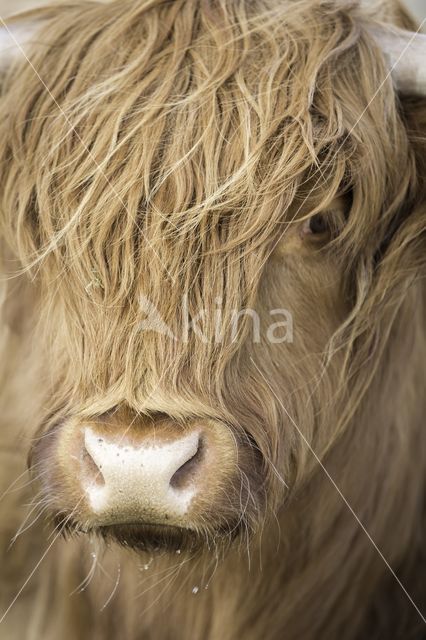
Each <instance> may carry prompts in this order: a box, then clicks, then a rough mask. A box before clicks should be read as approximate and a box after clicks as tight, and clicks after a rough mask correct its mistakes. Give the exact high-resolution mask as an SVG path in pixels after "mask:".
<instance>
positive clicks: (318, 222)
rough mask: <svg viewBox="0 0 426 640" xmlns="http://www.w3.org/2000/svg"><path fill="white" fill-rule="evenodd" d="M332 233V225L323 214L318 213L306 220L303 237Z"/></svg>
mask: <svg viewBox="0 0 426 640" xmlns="http://www.w3.org/2000/svg"><path fill="white" fill-rule="evenodd" d="M329 231H330V224H329V221H328V220H327V217H326V216H325V215H324V214H323V213H316V214H315V215H313V216H311V217H310V218H308V219H307V220H305V222H304V224H303V228H302V233H303V235H324V234H326V233H328V232H329Z"/></svg>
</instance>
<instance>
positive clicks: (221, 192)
mask: <svg viewBox="0 0 426 640" xmlns="http://www.w3.org/2000/svg"><path fill="white" fill-rule="evenodd" d="M380 6H382V5H380ZM384 6H385V3H383V7H384ZM383 11H384V9H383ZM382 17H383V18H384V19H385V18H386V19H390V18H392V19H393V20H395V21H397V22H398V23H399V24H403V25H405V26H410V22H409V19H408V17H407V16H406V15H405V13H404V12H403V11H402V10H400V9H395V11H394V12H392V16H384V14H383V15H382ZM379 18H380V7H379V9H378V10H377V13H376V16H375V18H373V17H370V18H369V19H370V20H373V19H379ZM34 19H37V20H40V25H41V29H43V32H42V35H41V36H40V40H41V42H43V45H38V46H34V51H33V55H32V56H31V60H32V63H33V65H34V67H35V68H36V69H37V71H38V73H39V74H40V76H41V78H43V80H44V81H45V82H46V84H47V85H48V87H49V89H50V91H51V93H52V94H53V97H54V100H53V99H52V96H51V95H49V93H48V92H47V91H46V90H45V89H44V88H43V86H42V85H41V83H40V80H39V78H38V77H37V76H36V75H35V74H34V71H33V70H32V69H31V68H30V66H29V65H28V64H27V63H25V61H20V62H18V63H17V64H16V65H15V66H14V67H13V68H12V69H10V71H9V72H8V74H7V75H6V77H5V78H3V81H2V94H1V97H0V140H1V145H0V185H1V192H0V225H1V227H0V228H1V233H2V237H3V240H2V242H3V247H4V256H3V257H4V259H3V267H2V272H3V275H4V277H3V279H2V286H3V288H4V295H3V297H2V298H1V300H2V307H1V313H2V316H1V324H0V331H1V333H0V348H1V350H2V357H1V365H0V381H1V414H0V415H1V429H2V431H1V433H2V436H1V447H0V460H1V464H2V466H1V469H2V471H1V479H2V484H3V485H4V488H5V489H6V487H7V485H8V484H9V483H10V482H11V481H12V480H13V479H14V478H16V477H17V476H18V474H19V473H21V472H23V471H24V464H25V458H26V455H27V453H28V451H29V449H30V447H31V445H34V444H35V443H37V442H40V438H41V439H42V438H43V435H45V433H46V431H47V429H48V428H49V427H51V425H54V424H57V423H58V421H59V422H60V421H61V420H64V419H68V418H69V417H70V416H72V417H73V418H82V417H88V418H90V419H97V420H102V419H103V416H105V415H108V414H109V413H110V412H111V411H112V412H114V411H121V410H123V411H124V410H125V414H126V415H128V414H130V415H133V416H134V417H135V418H136V417H137V419H147V417H150V418H151V419H153V420H154V421H155V420H161V419H164V416H167V417H168V418H169V419H170V418H171V419H173V420H175V421H176V422H179V423H181V424H183V425H184V424H185V423H186V422H187V421H189V420H191V419H194V418H196V419H199V420H203V419H212V420H215V421H218V422H220V423H222V424H226V425H227V428H228V429H229V430H230V431H231V432H232V434H233V435H234V436H235V437H236V438H237V441H238V442H239V446H240V448H241V452H242V460H241V468H240V469H239V471H240V473H241V476H240V477H241V486H242V487H243V486H244V487H245V489H246V494H245V495H246V497H247V500H246V503H245V504H244V505H243V504H242V505H241V507H240V506H239V505H236V506H235V514H234V515H236V516H238V519H240V520H241V522H242V523H243V524H244V526H243V527H242V530H241V532H240V535H239V536H238V538H237V540H235V541H234V542H233V545H231V548H230V549H228V548H227V547H224V545H223V543H224V540H221V539H220V536H218V532H217V529H216V528H215V522H214V518H211V519H210V521H209V522H208V523H207V524H206V527H205V532H204V533H205V539H204V544H203V548H202V551H201V552H200V551H197V552H196V553H195V554H194V555H193V554H192V553H191V552H184V553H182V554H176V553H175V552H173V553H166V552H161V553H155V552H153V554H152V556H150V552H144V551H142V552H140V553H139V554H136V553H135V552H134V551H131V550H127V549H122V548H120V547H119V546H118V545H116V544H111V545H108V544H107V545H106V546H104V543H103V542H102V541H100V540H98V538H91V537H88V536H84V535H81V534H80V535H79V536H76V537H73V536H71V537H70V538H66V539H63V538H59V537H54V536H56V534H55V530H54V529H53V528H52V525H50V524H49V522H50V520H48V523H47V524H41V523H40V520H37V522H35V523H34V524H33V526H31V527H30V528H29V529H28V530H27V531H25V532H23V533H22V535H20V536H19V537H18V538H17V540H16V542H15V544H14V546H12V548H11V549H10V550H8V545H9V542H10V539H11V538H12V536H13V535H14V533H15V532H16V530H17V529H18V527H19V525H20V523H21V522H22V520H23V518H24V517H25V509H24V504H25V503H26V502H28V500H29V499H30V497H29V496H30V495H31V486H30V487H28V486H26V487H23V488H22V489H21V490H20V491H16V492H14V491H13V490H9V491H8V492H7V494H6V495H5V496H4V497H3V498H2V500H1V502H0V509H1V514H2V515H1V520H0V522H1V525H0V542H1V545H2V554H3V555H2V558H1V565H2V578H1V584H0V595H1V604H2V611H4V610H6V608H7V607H8V605H9V604H10V602H11V601H12V599H13V597H14V595H15V594H16V593H17V592H18V590H19V588H20V586H21V585H22V584H23V582H24V581H25V579H26V577H27V575H28V574H29V573H30V572H31V571H32V569H33V567H35V565H36V563H37V562H38V560H39V558H40V557H41V558H42V562H41V564H40V566H38V568H37V570H36V571H35V573H34V575H33V576H32V577H31V579H30V581H29V583H28V585H27V586H26V588H25V590H24V591H23V592H22V594H21V595H20V597H19V598H18V600H17V601H16V603H14V606H13V607H12V608H11V609H10V611H9V612H8V615H7V616H6V618H5V620H4V622H3V623H2V626H3V628H4V637H7V638H19V639H24V638H25V639H39V638H40V639H41V638H43V640H53V639H55V640H56V639H57V638H64V639H65V638H70V639H71V638H77V637H78V638H90V639H91V640H93V639H97V638H99V639H108V638H125V639H126V640H133V639H135V640H136V639H138V638H144V639H145V638H155V640H163V639H169V638H170V639H171V638H173V639H176V638H177V639H179V638H182V639H187V638H191V639H192V638H200V639H201V638H203V639H207V638H209V639H211V640H216V639H219V638H220V639H221V640H235V639H237V638H238V639H239V638H247V639H252V640H257V639H259V638H261V637H264V636H266V637H268V638H277V639H278V638H280V639H281V638H285V640H300V639H303V640H305V639H306V640H310V639H314V638H315V639H318V638H321V639H323V638H326V639H327V640H334V639H336V640H337V639H338V638H339V639H340V638H344V639H345V640H351V639H352V638H357V639H360V638H369V640H374V639H379V638H380V639H382V638H401V639H402V638H404V640H405V639H407V638H421V637H423V634H424V626H423V622H422V620H421V618H420V616H419V614H418V612H417V611H416V610H415V608H414V607H413V605H412V604H411V603H410V602H409V600H408V598H407V596H406V594H405V593H404V592H403V590H402V589H401V587H400V585H399V584H398V583H397V581H396V579H395V577H394V576H393V575H392V574H391V572H390V571H389V568H388V567H387V566H386V564H385V562H384V561H383V558H382V557H380V554H379V553H378V551H377V549H376V548H374V546H373V544H372V542H371V540H370V539H369V538H368V536H367V535H366V533H365V531H364V530H363V529H362V527H361V526H360V524H359V523H358V522H357V521H356V519H355V518H354V515H353V513H351V511H350V509H349V508H348V505H347V504H346V503H345V502H344V500H343V499H342V496H341V495H340V494H339V492H338V491H337V490H336V487H335V486H334V485H333V483H332V482H330V479H329V477H327V475H326V473H325V472H324V470H323V468H322V467H321V465H320V464H319V463H318V459H320V460H321V461H322V463H323V464H324V466H325V467H326V469H327V471H328V472H329V474H330V476H331V477H332V478H333V480H334V481H335V483H336V485H337V487H338V488H339V489H340V491H341V492H342V494H343V495H344V496H345V498H346V500H347V502H348V503H349V505H350V506H351V507H352V509H353V510H354V512H355V513H356V514H357V516H358V518H359V519H360V521H361V522H362V524H363V525H364V526H365V528H366V530H367V531H368V533H369V534H370V536H371V538H372V539H373V540H374V542H375V543H376V544H377V547H378V548H379V549H380V551H381V553H383V556H384V557H385V558H386V560H387V561H388V562H389V564H390V566H391V567H392V568H393V569H394V570H395V572H396V574H397V575H398V577H399V578H400V580H401V581H402V583H403V584H404V586H405V587H406V589H407V590H408V592H409V593H410V595H411V597H412V598H413V600H414V601H415V602H416V604H417V606H419V607H422V606H423V607H424V602H425V601H424V594H422V592H421V582H420V580H419V576H420V575H421V570H422V564H421V541H422V538H421V536H422V521H423V514H422V508H423V497H424V494H423V490H424V472H425V468H426V452H425V446H424V445H425V443H424V437H423V433H422V431H423V422H424V415H425V409H426V407H425V405H424V399H423V396H422V385H423V384H424V363H425V357H426V336H425V291H424V280H422V277H423V276H424V254H425V251H424V250H425V244H424V231H425V213H426V203H425V179H426V177H425V176H426V171H425V160H424V158H425V151H426V144H425V131H426V107H425V104H424V100H420V99H416V98H414V97H407V96H397V95H396V94H395V92H394V89H393V86H392V84H391V81H390V80H389V79H387V80H386V72H387V69H386V63H385V60H384V59H383V56H381V55H380V53H379V52H378V50H377V48H376V47H375V46H374V44H373V42H372V40H371V38H370V37H369V36H368V33H367V31H366V30H365V20H366V18H365V14H364V12H363V11H362V10H361V8H360V7H359V6H358V4H357V3H356V2H354V3H342V2H331V1H330V2H327V3H322V2H313V1H307V0H297V1H294V2H290V1H286V0H282V1H277V0H256V1H254V2H244V1H242V0H240V1H239V0H232V1H230V2H219V1H217V2H216V1H215V0H211V1H207V0H201V1H196V0H175V1H173V2H160V0H141V1H135V0H132V1H125V2H123V1H116V2H111V3H110V4H108V5H98V4H97V3H93V2H75V3H71V4H69V5H66V6H64V7H61V8H60V9H59V10H58V9H57V8H56V9H55V8H52V9H43V10H41V11H40V12H39V13H36V14H34ZM45 43H49V46H45ZM380 83H383V86H382V87H381V89H380V90H379V91H377V87H378V86H379V85H380ZM58 107H60V109H61V110H62V111H63V112H64V114H65V116H64V114H63V113H61V111H60V110H59V108H58ZM336 198H337V199H338V200H337V202H339V203H343V205H342V206H343V208H344V211H343V214H342V213H341V211H340V212H339V215H337V213H336V211H335V208H333V206H334V205H333V204H332V203H334V202H336ZM340 206H341V205H339V207H340ZM318 211H321V212H325V214H326V215H327V216H328V217H330V218H332V221H333V224H332V226H333V229H334V230H335V231H334V234H333V237H332V238H331V239H330V241H328V242H324V243H320V244H318V243H317V242H315V241H313V240H312V239H310V238H309V237H308V238H307V237H305V236H304V235H303V233H302V232H301V230H302V229H303V224H304V220H305V219H306V218H308V217H309V216H311V215H313V214H314V213H315V212H318ZM283 231H284V234H283ZM183 294H185V295H186V296H187V299H188V306H189V310H190V314H191V315H192V316H194V315H196V313H197V310H198V309H199V308H200V307H201V306H202V307H204V308H207V309H209V310H211V313H210V314H208V315H207V317H206V318H205V322H204V326H203V329H204V332H205V334H206V335H207V336H209V338H210V339H209V340H208V341H207V342H206V343H203V342H201V341H200V340H197V339H196V337H195V336H191V339H190V340H189V341H188V342H182V341H179V340H178V341H171V340H170V339H169V338H168V337H167V336H164V335H161V334H159V333H153V332H151V333H147V332H143V331H141V330H140V324H139V322H140V310H139V306H138V302H139V300H140V297H141V295H144V296H145V297H146V298H148V299H149V300H150V301H152V303H153V304H154V305H155V306H156V308H157V309H158V310H159V311H160V312H161V316H162V318H163V319H164V320H165V321H166V322H167V323H168V325H169V326H170V327H171V328H172V329H173V332H174V333H175V334H176V335H181V331H182V326H181V322H182V321H181V316H180V314H179V313H178V311H179V309H180V307H181V303H182V295H183ZM217 298H220V299H221V300H222V302H223V326H224V327H225V333H224V337H223V340H222V341H220V342H217V341H215V340H214V322H213V316H214V313H213V311H214V309H215V308H216V306H215V305H216V303H215V300H216V299H217ZM283 306H284V307H285V308H287V309H289V310H290V311H291V312H292V314H293V319H294V341H293V343H291V344H288V343H282V344H270V343H269V342H268V341H267V340H265V339H263V340H262V342H261V343H260V344H254V343H253V342H252V341H251V339H250V335H251V334H250V322H249V318H247V317H244V318H243V319H242V322H241V324H240V325H239V326H240V331H239V333H238V335H237V339H236V340H231V338H230V333H229V331H230V329H229V328H230V314H231V311H232V310H233V309H242V308H245V307H253V308H255V309H257V310H258V312H259V313H260V315H261V318H262V321H263V323H264V324H265V323H266V321H267V317H268V310H269V309H273V308H277V307H283ZM423 395H424V394H423ZM124 422H125V421H123V424H124ZM296 426H297V428H296ZM299 430H300V431H299ZM301 434H303V437H302V436H301ZM45 437H46V436H45ZM238 438H239V440H238ZM308 444H309V446H308ZM311 448H312V450H313V451H314V452H315V453H316V456H318V458H317V457H316V456H314V455H313V454H312V451H311ZM249 451H252V452H255V454H256V455H255V458H256V459H255V462H254V463H253V460H251V462H250V463H249V462H248V458H247V460H245V459H244V452H246V453H247V452H249ZM43 464H44V465H46V468H48V466H49V464H50V465H54V464H55V461H54V460H53V459H49V456H46V459H45V460H44V462H43ZM45 470H46V469H45V468H44V467H43V468H42V469H41V471H40V468H35V469H33V475H34V478H35V480H37V476H38V474H39V473H43V471H45ZM244 478H245V481H244ZM283 480H284V481H283ZM25 482H26V481H25V479H24V480H21V482H18V484H17V485H15V487H14V488H16V486H18V488H19V486H20V485H21V484H24V483H25ZM244 482H245V484H244ZM247 483H248V484H247ZM286 485H287V486H286ZM45 498H46V496H44V495H42V496H41V500H40V502H39V503H38V502H36V504H37V505H38V507H40V508H41V510H44V509H45V508H46V507H48V506H49V504H48V501H46V499H45ZM36 500H37V496H36ZM222 508H224V505H221V504H220V502H219V503H218V504H217V509H218V511H219V512H221V509H222ZM36 513H37V511H36V512H34V513H33V515H30V519H29V521H28V524H29V523H30V522H31V519H32V518H33V517H34V515H35V514H36ZM52 531H53V533H52ZM126 535H128V534H126ZM52 542H53V544H52V546H51V547H50V548H49V550H48V552H47V553H46V554H45V555H43V554H44V552H45V550H46V549H48V547H49V545H50V544H51V543H52ZM92 554H96V557H95V558H93V556H92ZM91 567H92V568H91ZM423 568H424V564H423ZM92 569H93V570H92ZM86 577H87V580H85V578H86ZM79 585H80V590H79ZM194 588H195V589H194ZM81 589H82V590H81ZM197 589H198V590H197ZM73 591H74V593H73V595H70V594H71V592H73ZM75 591H76V592H75ZM194 591H195V592H194ZM105 604H106V605H107V606H105V607H104V605H105Z"/></svg>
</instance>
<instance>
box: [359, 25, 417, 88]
mask: <svg viewBox="0 0 426 640" xmlns="http://www.w3.org/2000/svg"><path fill="white" fill-rule="evenodd" d="M367 30H368V31H369V33H370V34H371V35H372V36H373V38H374V40H375V41H376V43H377V44H378V46H379V47H380V48H381V49H382V51H383V53H384V54H385V56H386V58H387V60H388V62H389V70H390V72H391V73H392V78H393V81H394V84H395V88H396V89H397V91H400V92H401V93H406V94H412V95H419V96H426V35H424V34H422V33H417V32H411V31H406V30H405V29H399V28H398V27H393V26H391V25H377V24H375V25H372V26H368V25H367Z"/></svg>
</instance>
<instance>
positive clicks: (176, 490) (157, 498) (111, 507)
mask: <svg viewBox="0 0 426 640" xmlns="http://www.w3.org/2000/svg"><path fill="white" fill-rule="evenodd" d="M83 432H84V438H83V450H82V453H81V482H82V485H83V489H84V490H85V493H86V497H87V500H88V503H89V507H90V510H91V512H92V513H93V514H94V515H95V516H96V520H97V523H98V524H102V525H108V524H112V523H138V522H141V521H143V522H156V523H158V522H162V523H173V524H175V523H178V522H179V521H180V520H181V519H182V518H184V517H185V515H186V514H187V512H188V509H189V508H190V505H191V502H192V501H193V499H194V497H195V496H196V494H197V491H198V490H199V484H200V483H199V481H198V480H199V476H200V474H202V467H203V465H205V464H206V459H205V455H204V454H205V451H203V438H202V435H201V432H200V430H199V429H196V428H194V429H191V430H190V431H189V432H184V433H181V434H179V435H177V436H176V434H173V435H172V436H171V435H170V433H168V434H167V435H166V437H164V434H162V433H161V431H160V433H158V434H157V433H156V432H155V430H153V431H152V432H151V433H150V434H149V435H148V437H146V435H145V436H144V437H139V438H135V437H133V438H132V439H129V438H127V439H126V438H123V437H120V434H114V433H111V432H106V433H103V432H99V431H97V430H96V428H95V427H94V426H90V425H89V426H86V427H83Z"/></svg>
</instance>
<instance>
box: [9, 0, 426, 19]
mask: <svg viewBox="0 0 426 640" xmlns="http://www.w3.org/2000/svg"><path fill="white" fill-rule="evenodd" d="M60 2H61V0H56V2H55V0H54V3H55V4H59V3H60ZM41 4H53V3H52V2H51V1H50V2H48V0H39V1H37V0H0V15H1V16H2V17H5V16H7V15H10V14H11V13H16V12H17V11H21V10H23V9H28V8H30V7H35V6H40V5H41ZM405 4H406V6H407V7H408V8H409V9H410V10H411V12H412V13H413V15H415V16H416V17H417V19H418V20H420V21H422V20H425V19H426V0H405Z"/></svg>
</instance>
